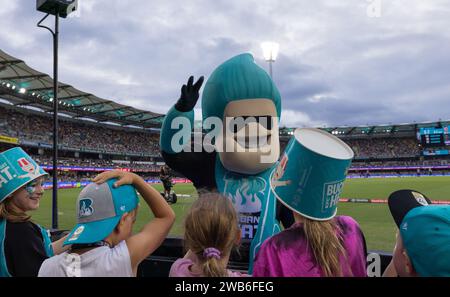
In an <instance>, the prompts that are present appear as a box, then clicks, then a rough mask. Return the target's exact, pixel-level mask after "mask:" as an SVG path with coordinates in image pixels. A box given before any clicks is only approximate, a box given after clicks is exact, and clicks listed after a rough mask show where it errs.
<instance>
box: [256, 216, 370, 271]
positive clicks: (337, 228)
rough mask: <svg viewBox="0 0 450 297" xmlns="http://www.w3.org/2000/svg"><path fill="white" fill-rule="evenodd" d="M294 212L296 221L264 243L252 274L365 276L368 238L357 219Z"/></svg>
mask: <svg viewBox="0 0 450 297" xmlns="http://www.w3.org/2000/svg"><path fill="white" fill-rule="evenodd" d="M293 213H294V219H295V224H294V225H292V226H291V227H290V228H289V229H286V230H284V231H282V232H280V233H278V234H276V235H275V236H273V237H271V238H269V239H267V240H266V241H265V242H264V243H263V244H262V246H261V249H260V250H259V252H258V254H257V255H256V258H255V262H254V266H253V276H258V277H265V276H305V277H313V276H359V277H363V276H366V244H365V239H364V236H363V233H362V232H361V229H360V228H359V226H358V223H357V222H356V221H355V220H354V219H352V218H351V217H348V216H337V217H334V218H333V219H331V220H326V221H320V220H314V219H311V218H306V217H304V216H302V215H300V214H299V213H297V212H295V211H294V212H293Z"/></svg>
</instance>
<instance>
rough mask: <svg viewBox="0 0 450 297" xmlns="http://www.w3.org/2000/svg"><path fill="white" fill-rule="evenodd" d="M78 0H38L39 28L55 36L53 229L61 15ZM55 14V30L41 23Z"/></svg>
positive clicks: (54, 222)
mask: <svg viewBox="0 0 450 297" xmlns="http://www.w3.org/2000/svg"><path fill="white" fill-rule="evenodd" d="M77 2H78V0H37V1H36V8H37V10H38V11H41V12H45V13H47V14H46V15H45V16H44V17H43V18H42V19H41V20H40V21H39V22H38V23H37V26H38V27H39V28H44V29H47V30H48V31H50V33H51V34H52V36H53V187H52V229H53V230H56V229H58V37H59V17H60V16H61V17H63V18H65V17H67V15H69V14H70V13H71V12H73V11H75V10H76V9H77V5H78V4H77ZM50 14H51V15H54V16H55V31H53V30H52V29H50V28H49V27H46V26H43V25H41V23H42V22H43V21H44V20H45V19H46V18H47V17H48V16H49V15H50Z"/></svg>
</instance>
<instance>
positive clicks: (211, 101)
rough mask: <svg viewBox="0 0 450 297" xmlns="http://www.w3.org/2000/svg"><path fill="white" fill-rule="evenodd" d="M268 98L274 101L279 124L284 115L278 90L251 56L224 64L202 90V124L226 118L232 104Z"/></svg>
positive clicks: (241, 56)
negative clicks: (205, 121)
mask: <svg viewBox="0 0 450 297" xmlns="http://www.w3.org/2000/svg"><path fill="white" fill-rule="evenodd" d="M256 98H266V99H270V100H272V101H273V103H274V105H275V107H276V109H277V115H278V120H279V119H280V115H281V97H280V93H279V92H278V89H277V87H276V86H275V84H274V83H273V81H272V79H271V78H270V76H269V75H268V74H267V72H266V71H264V69H262V68H261V67H259V66H258V65H256V63H255V60H254V59H253V56H252V55H251V54H241V55H238V56H235V57H233V58H231V59H229V60H228V61H225V62H224V63H223V64H221V65H220V66H219V67H217V68H216V70H214V72H213V73H212V74H211V76H210V77H209V79H208V81H207V82H206V84H205V88H204V90H203V98H202V112H203V120H205V119H206V118H208V117H212V116H216V117H218V118H220V119H222V118H223V112H224V110H225V107H226V105H227V104H228V103H229V102H231V101H239V100H244V99H256Z"/></svg>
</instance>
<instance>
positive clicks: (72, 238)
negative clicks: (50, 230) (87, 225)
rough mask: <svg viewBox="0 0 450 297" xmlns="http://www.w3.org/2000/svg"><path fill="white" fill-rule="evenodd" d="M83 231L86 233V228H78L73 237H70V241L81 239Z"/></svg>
mask: <svg viewBox="0 0 450 297" xmlns="http://www.w3.org/2000/svg"><path fill="white" fill-rule="evenodd" d="M83 231H84V226H80V227H78V228H77V230H75V232H73V234H72V237H70V239H69V241H74V240H77V239H78V237H80V234H81V233H83Z"/></svg>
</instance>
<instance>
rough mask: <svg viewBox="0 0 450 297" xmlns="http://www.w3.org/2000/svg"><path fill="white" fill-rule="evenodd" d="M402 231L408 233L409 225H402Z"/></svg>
mask: <svg viewBox="0 0 450 297" xmlns="http://www.w3.org/2000/svg"><path fill="white" fill-rule="evenodd" d="M402 229H403V230H405V231H408V223H404V224H403V225H402Z"/></svg>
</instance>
